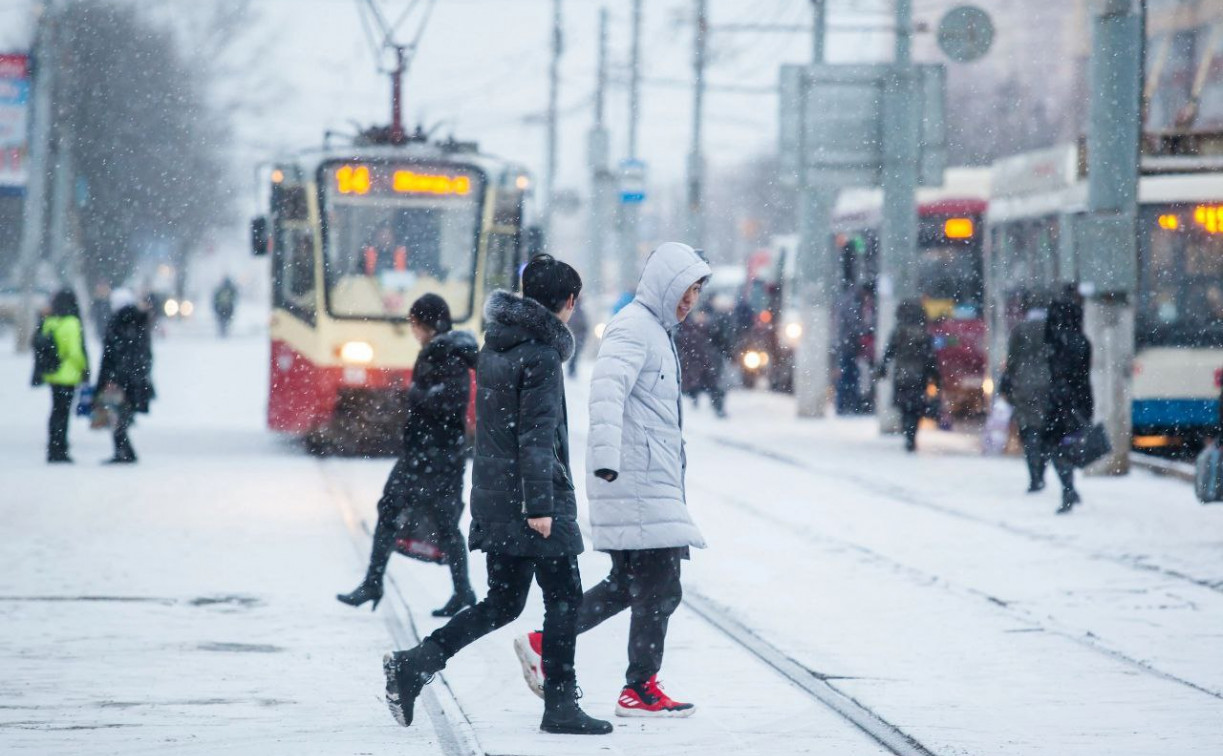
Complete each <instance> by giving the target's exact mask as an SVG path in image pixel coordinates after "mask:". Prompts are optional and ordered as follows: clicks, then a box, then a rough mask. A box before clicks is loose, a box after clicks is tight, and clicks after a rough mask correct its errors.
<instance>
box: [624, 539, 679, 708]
mask: <svg viewBox="0 0 1223 756" xmlns="http://www.w3.org/2000/svg"><path fill="white" fill-rule="evenodd" d="M683 553H684V552H683V549H647V550H643V551H634V552H630V557H629V575H630V578H629V600H630V602H631V605H632V611H633V617H632V622H631V623H630V624H629V643H628V658H629V663H628V671H627V673H626V674H625V678H624V679H625V682H626V683H627V684H628V685H637V684H640V683H644V682H645V681H647V680H649V679H650V678H651V677H653V676H654V675H656V674H658V671H659V670H660V669H662V657H663V650H664V648H665V646H666V640H667V625H668V623H669V622H670V620H671V615H672V614H674V613H675V610H676V609H677V608H679V604H680V601H681V600H682V599H683V597H684V591H683V587H682V586H681V584H680V563H681V562H682V561H683Z"/></svg>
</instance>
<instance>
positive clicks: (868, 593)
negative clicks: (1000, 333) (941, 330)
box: [0, 326, 1223, 756]
mask: <svg viewBox="0 0 1223 756" xmlns="http://www.w3.org/2000/svg"><path fill="white" fill-rule="evenodd" d="M155 350H156V354H157V367H156V381H157V387H158V391H159V394H160V398H159V399H158V401H157V402H156V404H155V405H154V413H153V414H152V415H150V416H149V417H148V418H142V419H141V420H140V423H139V426H138V427H137V428H136V429H135V431H134V432H133V439H134V443H135V445H136V448H137V451H138V452H139V453H140V454H141V462H140V464H139V465H137V466H136V467H133V468H119V469H115V468H108V467H103V466H100V465H98V464H97V462H98V460H101V459H103V458H104V457H106V456H108V454H109V439H108V438H107V437H106V436H104V435H101V434H98V433H91V432H90V431H89V430H88V429H87V427H86V426H85V424H84V423H83V421H79V420H78V421H74V423H73V427H72V430H71V441H72V454H73V456H74V457H75V458H76V460H77V464H75V465H74V466H54V467H49V466H47V465H45V464H44V463H43V462H42V458H43V444H44V440H45V439H44V434H45V418H46V413H47V410H48V407H49V398H48V397H47V395H46V394H47V392H46V390H45V389H43V390H41V391H37V392H36V391H33V390H29V389H26V388H24V386H25V385H26V382H27V379H28V370H29V362H28V357H15V356H12V355H11V354H8V353H5V354H3V355H0V404H2V406H4V408H5V410H4V414H3V418H2V419H0V481H3V490H4V493H3V495H2V496H0V523H3V525H2V527H3V537H2V540H0V627H2V628H3V632H2V633H0V670H3V674H0V751H4V752H9V751H28V752H31V753H133V752H163V751H173V752H196V753H215V752H218V751H225V752H234V753H252V754H254V753H259V754H261V755H262V754H276V753H294V754H300V753H371V754H376V753H420V754H424V753H451V754H454V753H487V754H522V755H524V756H525V755H526V754H557V755H560V754H581V753H595V752H599V753H612V754H615V753H626V754H627V753H641V752H643V750H648V751H650V752H658V753H683V754H698V753H699V754H708V753H728V752H732V751H737V752H741V753H745V754H754V753H761V754H766V753H767V754H779V753H785V754H789V753H817V754H838V755H839V754H879V753H888V752H889V750H888V748H886V747H885V746H883V745H881V744H880V743H878V742H876V741H875V740H873V739H872V738H871V737H869V736H868V735H867V734H865V733H864V732H863V731H862V730H860V729H859V728H858V727H857V726H855V725H854V724H851V723H850V722H849V721H847V720H846V719H845V718H843V717H842V716H840V715H838V714H837V713H835V712H834V711H833V709H832V708H830V707H829V706H828V705H826V704H825V703H822V702H821V701H820V700H818V698H819V697H823V698H824V700H825V701H827V702H831V703H833V704H834V705H837V706H839V707H841V708H842V709H843V710H846V711H848V712H849V713H850V714H851V715H852V716H854V717H855V718H857V719H858V721H859V722H861V723H863V724H864V725H865V726H867V727H868V728H872V729H874V731H875V732H883V733H885V734H886V733H889V732H890V733H892V734H899V735H900V736H901V738H902V739H903V737H904V736H907V737H908V738H911V739H912V741H913V743H915V744H917V746H916V747H917V748H919V749H925V750H926V751H927V752H932V753H938V754H982V753H1006V754H1037V753H1040V754H1049V753H1054V754H1103V753H1108V754H1187V753H1204V754H1207V753H1209V754H1217V753H1220V752H1223V642H1221V641H1223V631H1221V630H1220V628H1223V507H1216V508H1209V507H1201V506H1199V505H1197V504H1196V503H1195V502H1194V500H1193V497H1192V492H1191V491H1190V489H1189V487H1188V486H1187V485H1186V484H1184V483H1182V482H1178V481H1174V480H1166V479H1160V478H1157V477H1154V476H1151V475H1149V474H1146V473H1142V472H1136V473H1134V474H1133V475H1131V476H1129V477H1127V478H1123V479H1088V480H1086V481H1084V482H1083V484H1082V487H1081V490H1082V492H1083V495H1084V499H1085V501H1086V504H1085V506H1084V507H1082V509H1081V510H1076V511H1075V513H1074V514H1073V515H1071V516H1069V517H1055V516H1054V515H1053V514H1052V512H1053V509H1054V508H1055V507H1056V500H1055V499H1056V497H1055V494H1054V493H1052V492H1051V493H1049V494H1047V495H1043V496H1026V495H1024V494H1023V493H1022V490H1023V487H1024V473H1023V471H1022V469H1021V467H1022V466H1021V464H1020V463H1019V462H1018V461H1017V460H1015V459H990V458H982V457H980V456H978V455H976V454H975V453H974V452H973V451H972V450H971V449H970V448H969V446H968V444H966V442H965V440H964V439H963V438H961V437H957V436H952V435H950V434H937V433H934V434H930V435H929V437H928V438H926V437H923V438H922V439H921V443H922V446H923V448H922V451H921V452H920V453H919V454H918V455H916V456H907V455H905V454H903V453H902V452H901V451H900V449H899V443H898V442H897V441H896V440H894V439H887V438H880V437H879V436H878V435H877V433H876V432H875V430H874V426H873V424H872V421H870V420H869V419H866V420H826V421H817V422H810V421H809V422H803V421H799V420H796V419H794V417H793V409H792V404H791V403H790V401H789V400H788V399H787V398H785V397H780V396H775V395H768V394H764V393H751V394H744V393H737V394H733V395H732V397H731V401H730V411H731V418H730V419H729V420H726V421H718V420H715V419H714V418H713V417H712V415H711V414H710V413H709V412H708V410H706V409H704V408H702V409H700V410H697V411H695V412H689V414H688V419H689V432H688V439H689V445H688V452H689V459H690V463H691V467H690V471H689V483H690V500H691V505H692V507H693V509H694V510H695V513H696V516H697V519H698V521H699V522H700V524H701V526H702V527H703V529H704V530H705V533H706V536H707V537H708V539H709V541H710V548H709V549H708V550H705V551H700V552H697V553H695V554H694V556H693V559H692V561H691V562H690V563H688V564H687V565H686V569H687V573H686V581H685V582H686V590H687V593H688V596H689V597H690V598H691V600H692V602H691V604H689V605H686V606H685V607H683V608H681V610H680V611H679V612H678V613H677V615H676V617H675V618H674V620H673V622H672V631H671V636H670V638H669V640H670V643H669V645H668V655H667V662H666V666H665V668H664V674H663V677H664V681H665V682H667V683H669V689H670V690H671V691H672V692H673V694H675V695H676V696H677V697H679V698H687V699H691V700H693V701H695V702H696V703H697V704H698V705H699V707H700V711H699V712H698V714H697V715H696V716H694V717H693V718H691V719H688V720H670V721H661V722H659V721H647V722H642V721H640V720H617V721H616V725H617V729H616V733H615V734H614V735H613V736H611V737H609V738H597V739H591V740H582V739H574V738H558V737H552V736H545V735H541V734H539V733H538V732H537V730H536V726H537V723H538V717H539V714H540V709H541V705H540V702H539V700H538V699H536V698H535V697H534V696H532V695H530V694H529V693H528V692H527V690H526V688H525V686H524V685H523V684H522V681H521V677H520V674H519V670H518V666H517V663H516V661H515V659H514V658H513V654H512V651H511V649H510V641H511V639H512V638H513V637H514V635H515V634H517V633H521V632H524V631H526V630H528V629H531V628H533V627H535V626H536V625H537V623H538V622H539V619H540V614H541V610H542V608H541V605H540V602H539V599H538V595H537V594H535V595H533V597H532V602H531V604H530V605H529V607H528V610H527V614H526V615H525V616H524V617H523V618H522V619H521V620H520V621H519V622H517V623H515V624H514V625H512V626H511V627H509V628H506V629H504V630H502V631H499V632H498V633H495V634H494V635H493V636H491V637H489V638H487V639H484V640H482V641H480V642H479V643H477V644H475V645H473V646H472V647H470V648H469V649H467V650H466V651H465V652H464V654H462V655H460V656H459V657H458V658H456V659H455V660H454V661H453V662H452V663H451V665H450V667H449V668H448V669H447V670H446V672H445V673H444V685H438V684H435V685H433V686H431V689H432V690H433V693H432V694H431V696H430V698H429V700H428V701H427V702H426V706H425V709H426V710H427V711H428V713H429V716H421V717H418V724H417V725H414V726H413V727H412V728H410V729H407V730H404V729H403V728H400V727H398V726H396V725H395V724H394V723H393V722H392V721H391V719H390V717H389V716H388V715H387V713H386V709H385V707H384V705H383V703H382V700H381V699H382V695H381V686H382V676H381V669H380V658H381V654H382V652H383V651H385V650H386V649H388V648H390V647H392V646H393V645H394V644H395V643H406V642H409V641H410V640H411V639H412V637H413V635H414V634H416V633H419V634H424V633H427V632H429V631H430V630H431V629H433V628H434V627H436V626H437V623H438V620H435V619H433V618H432V617H430V616H429V615H428V610H429V609H432V608H434V607H436V606H438V605H440V604H441V603H442V602H443V601H444V600H445V598H446V596H447V595H448V593H449V578H448V575H447V574H446V572H445V570H443V569H439V568H435V567H430V566H427V565H423V564H419V563H414V562H409V561H408V560H402V559H400V560H396V561H395V563H394V564H393V566H392V569H391V573H390V574H391V578H392V581H393V589H394V591H393V593H394V595H393V596H392V597H388V600H386V601H384V602H383V605H382V606H381V607H379V609H378V611H377V613H374V614H371V613H370V612H368V611H364V610H353V609H351V608H348V607H345V606H342V605H340V604H339V603H337V602H336V601H335V600H334V598H333V596H334V594H335V593H336V592H337V591H341V590H347V589H349V588H351V587H353V585H355V584H356V582H357V581H358V580H359V578H360V575H361V574H362V569H363V565H364V560H365V557H366V550H367V548H368V531H369V530H370V529H372V525H373V521H374V517H375V515H374V504H375V501H376V499H377V496H378V493H379V492H380V490H381V486H382V483H383V481H384V479H385V476H386V473H387V471H388V470H389V469H390V466H391V462H390V461H389V460H353V459H326V460H318V459H314V458H311V457H308V456H305V455H304V454H302V453H301V452H300V451H299V450H298V449H297V448H295V447H294V446H293V445H291V444H289V443H286V442H284V441H281V440H279V439H277V438H275V437H273V436H272V435H270V434H269V433H267V432H266V431H265V430H264V427H263V403H264V397H265V391H266V360H267V357H266V345H265V343H264V342H263V341H262V340H261V339H260V337H259V336H258V335H257V334H254V335H248V336H243V337H240V338H235V339H231V340H229V341H218V340H216V339H214V338H211V337H210V336H209V335H207V334H206V333H204V329H203V328H202V327H198V326H197V327H195V328H192V327H180V328H178V329H171V334H170V337H169V338H166V339H163V340H159V341H158V342H157V343H156V344H155ZM94 351H95V355H96V349H95V350H94ZM570 389H571V394H572V395H571V397H570V408H571V412H572V418H571V423H572V431H573V436H574V439H573V445H574V447H575V448H576V449H580V448H582V446H583V444H584V440H585V426H586V419H585V409H584V407H585V401H584V393H585V389H584V386H583V385H582V382H581V381H580V380H579V381H575V382H574V383H573V385H571V387H570ZM578 456H579V457H580V456H581V455H580V454H579V455H578ZM576 461H577V462H578V464H579V467H580V463H581V460H580V459H578V460H576ZM580 472H581V471H580V470H579V473H580ZM580 477H581V476H580V475H579V480H580ZM1050 479H1051V480H1052V474H1050ZM582 569H583V575H584V579H585V580H586V581H587V582H588V583H590V582H593V581H595V580H598V579H600V578H601V577H602V575H603V573H604V571H605V570H606V569H607V560H606V557H604V556H602V555H600V554H595V553H591V554H587V555H585V556H583V558H582ZM483 579H484V575H483V565H482V560H481V559H480V558H479V556H477V558H476V559H474V560H473V581H474V582H475V584H476V585H477V586H478V587H479V586H482V584H483ZM626 631H627V617H621V618H617V620H614V621H612V622H608V623H606V624H605V625H604V626H601V627H599V628H596V629H595V630H593V631H592V632H591V633H589V634H588V635H585V636H583V637H582V638H581V640H580V641H579V644H578V674H579V682H580V684H581V685H582V687H583V689H584V690H585V693H586V698H585V699H584V702H583V703H584V705H585V706H587V708H588V710H589V711H591V712H592V713H594V714H596V715H602V716H610V715H611V712H612V708H613V704H614V701H615V697H616V694H617V692H618V690H619V685H620V682H621V677H622V671H623V667H624V663H625V661H624V648H625V640H626ZM783 673H785V674H790V675H791V676H792V677H795V679H799V680H800V682H801V683H802V684H801V685H799V684H795V682H793V681H792V680H791V679H788V678H787V677H785V676H784V674H783ZM916 752H921V750H917V751H916Z"/></svg>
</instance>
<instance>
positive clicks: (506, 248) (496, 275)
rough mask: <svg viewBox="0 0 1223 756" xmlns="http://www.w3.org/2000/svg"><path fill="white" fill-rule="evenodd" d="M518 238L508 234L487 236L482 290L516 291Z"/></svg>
mask: <svg viewBox="0 0 1223 756" xmlns="http://www.w3.org/2000/svg"><path fill="white" fill-rule="evenodd" d="M518 258H519V256H518V237H517V236H513V235H510V234H489V236H488V258H487V260H486V261H485V266H486V267H485V269H484V288H485V291H491V290H493V289H511V290H514V289H517V288H518V286H517V284H518Z"/></svg>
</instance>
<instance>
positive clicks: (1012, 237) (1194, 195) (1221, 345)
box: [987, 145, 1223, 450]
mask: <svg viewBox="0 0 1223 756" xmlns="http://www.w3.org/2000/svg"><path fill="white" fill-rule="evenodd" d="M1084 166H1085V160H1084V159H1083V156H1082V155H1081V154H1080V151H1079V149H1078V148H1077V147H1076V146H1074V145H1065V146H1060V147H1054V148H1050V149H1046V150H1040V151H1036V152H1032V153H1026V154H1023V155H1017V156H1015V157H1011V158H1006V159H1003V160H1001V161H998V162H997V163H995V165H994V167H993V182H992V191H991V200H990V207H989V215H988V225H989V230H988V234H989V240H988V245H989V246H988V261H989V262H988V266H987V282H988V283H987V288H988V299H989V307H988V311H989V319H990V323H989V330H990V333H991V349H990V352H991V363H992V366H993V368H994V371H995V373H997V371H998V370H999V369H1000V367H1001V361H1002V360H1003V359H1005V352H1006V338H1007V334H1008V333H1009V332H1010V329H1011V327H1012V326H1014V325H1015V323H1016V322H1018V320H1019V318H1020V317H1021V316H1022V306H1023V301H1024V299H1025V297H1026V296H1027V295H1029V293H1031V292H1035V291H1044V292H1049V291H1052V290H1054V289H1055V288H1056V287H1057V286H1059V285H1065V284H1073V283H1075V282H1076V281H1077V272H1076V263H1075V260H1074V258H1073V252H1072V251H1071V246H1070V244H1069V243H1068V241H1069V240H1068V231H1067V230H1066V229H1068V227H1069V226H1068V221H1069V219H1070V218H1071V216H1073V215H1075V214H1077V213H1083V212H1085V210H1086V201H1087V184H1086V179H1085V175H1084V174H1085V171H1084ZM1138 201H1139V213H1138V261H1137V262H1138V288H1137V291H1136V292H1135V299H1134V305H1135V343H1134V347H1135V359H1134V365H1133V376H1134V380H1133V419H1134V446H1135V448H1138V449H1161V448H1163V449H1169V450H1171V449H1173V448H1189V449H1192V448H1193V447H1194V446H1196V445H1197V444H1198V443H1200V441H1201V439H1202V438H1203V437H1204V436H1206V435H1207V434H1210V433H1212V432H1214V429H1215V428H1216V427H1217V425H1218V422H1219V406H1218V404H1219V402H1218V400H1219V391H1220V376H1221V372H1220V371H1221V370H1223V162H1220V161H1219V159H1218V158H1214V159H1211V158H1195V157H1171V158H1167V157H1149V156H1148V157H1144V158H1143V161H1142V176H1141V179H1140V182H1139V190H1138Z"/></svg>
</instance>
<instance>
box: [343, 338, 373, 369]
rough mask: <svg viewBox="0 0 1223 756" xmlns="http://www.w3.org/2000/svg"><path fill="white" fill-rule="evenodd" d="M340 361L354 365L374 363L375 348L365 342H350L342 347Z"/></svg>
mask: <svg viewBox="0 0 1223 756" xmlns="http://www.w3.org/2000/svg"><path fill="white" fill-rule="evenodd" d="M340 359H341V360H343V361H344V362H347V363H349V364H352V365H368V364H369V363H371V362H373V361H374V348H373V347H372V346H370V345H369V344H368V343H366V342H364V341H348V342H345V344H344V346H342V347H340Z"/></svg>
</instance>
